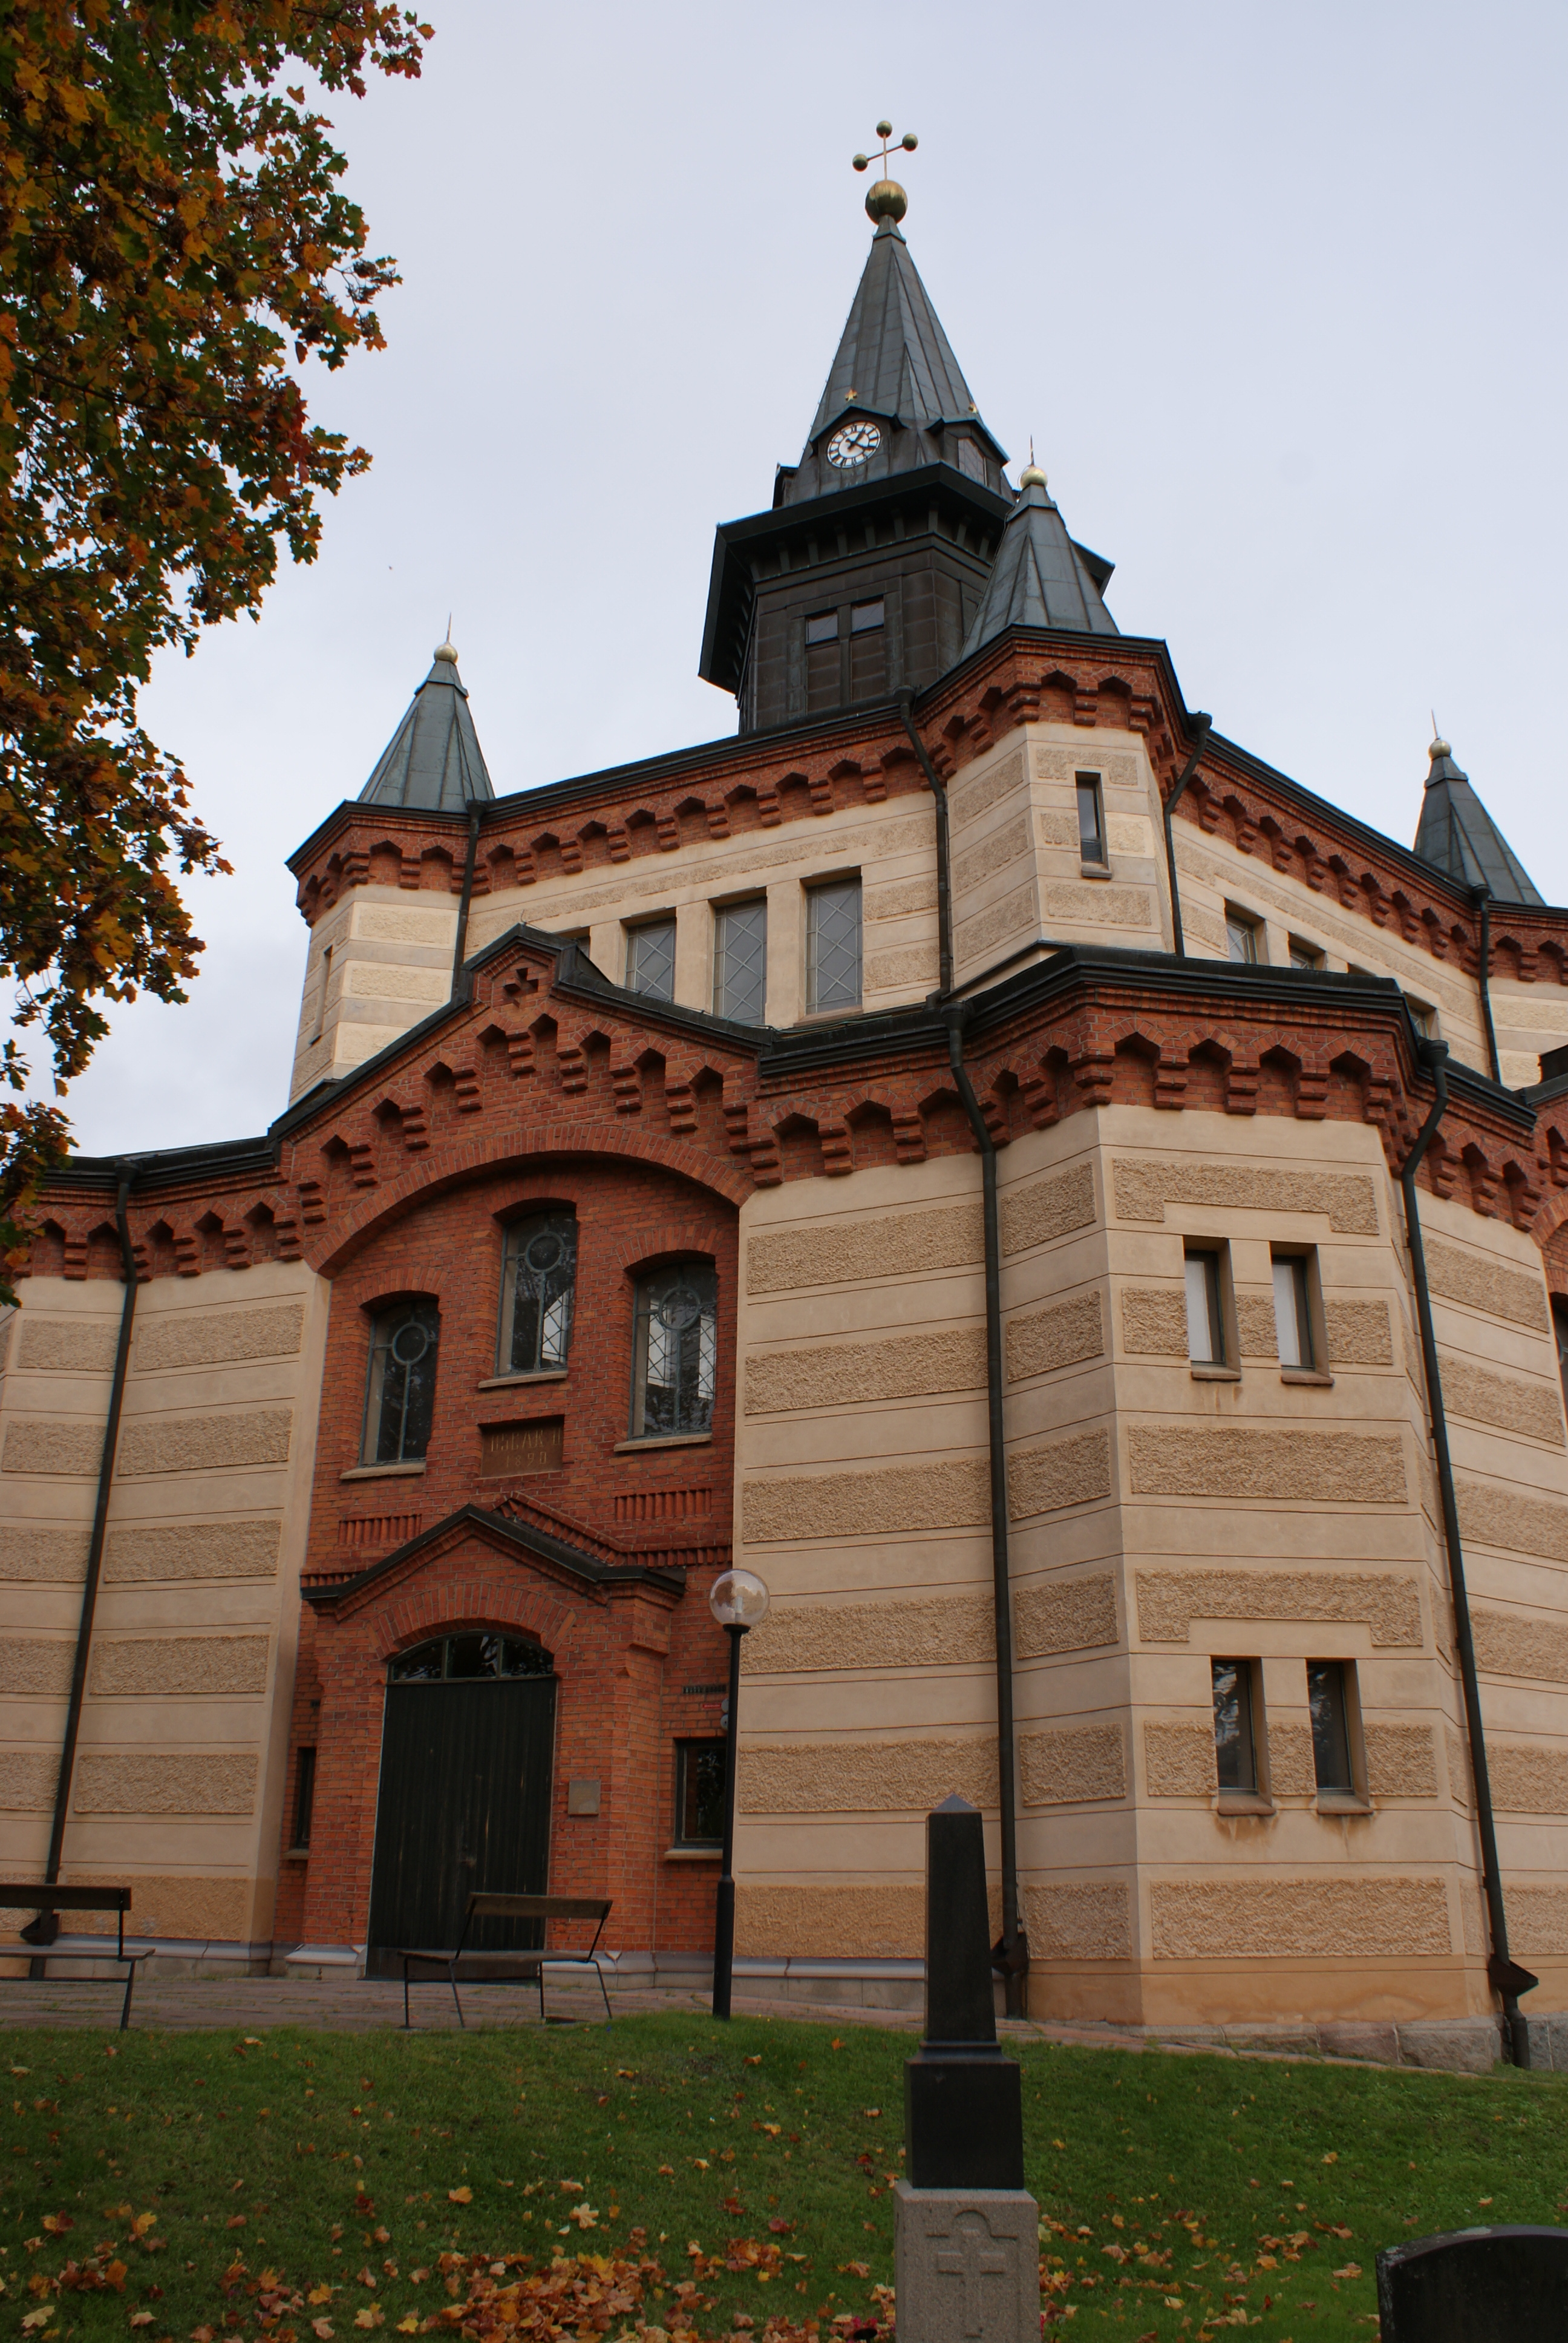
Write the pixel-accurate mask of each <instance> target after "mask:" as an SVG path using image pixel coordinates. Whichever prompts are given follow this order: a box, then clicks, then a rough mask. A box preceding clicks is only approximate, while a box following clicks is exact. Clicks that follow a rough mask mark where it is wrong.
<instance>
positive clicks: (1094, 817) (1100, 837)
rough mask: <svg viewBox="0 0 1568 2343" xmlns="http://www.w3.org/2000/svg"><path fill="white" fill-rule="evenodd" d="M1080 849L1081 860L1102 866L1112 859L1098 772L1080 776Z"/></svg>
mask: <svg viewBox="0 0 1568 2343" xmlns="http://www.w3.org/2000/svg"><path fill="white" fill-rule="evenodd" d="M1078 851H1079V857H1080V860H1082V861H1084V862H1091V863H1094V864H1097V865H1099V866H1100V867H1101V868H1103V867H1104V866H1105V865H1106V864H1107V863H1109V861H1110V860H1111V857H1110V856H1109V854H1107V852H1106V850H1105V801H1104V799H1103V798H1102V796H1101V788H1100V776H1099V774H1098V773H1080V774H1079V776H1078Z"/></svg>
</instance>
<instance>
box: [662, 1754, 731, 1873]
mask: <svg viewBox="0 0 1568 2343" xmlns="http://www.w3.org/2000/svg"><path fill="white" fill-rule="evenodd" d="M727 1756H728V1749H727V1745H726V1744H725V1743H724V1742H722V1741H678V1742H677V1743H676V1745H675V1844H676V1845H677V1846H711V1847H719V1846H721V1845H723V1842H724V1782H725V1773H726V1770H727Z"/></svg>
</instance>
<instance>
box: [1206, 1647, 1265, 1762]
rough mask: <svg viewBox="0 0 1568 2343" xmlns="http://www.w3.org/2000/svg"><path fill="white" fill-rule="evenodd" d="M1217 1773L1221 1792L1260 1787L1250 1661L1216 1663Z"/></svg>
mask: <svg viewBox="0 0 1568 2343" xmlns="http://www.w3.org/2000/svg"><path fill="white" fill-rule="evenodd" d="M1212 1674H1213V1681H1214V1771H1215V1773H1216V1775H1218V1777H1219V1783H1220V1787H1221V1790H1251V1791H1255V1790H1256V1789H1257V1786H1258V1742H1257V1732H1256V1727H1255V1724H1254V1720H1253V1715H1252V1707H1253V1702H1252V1674H1253V1670H1252V1663H1251V1660H1215V1661H1214V1662H1213V1663H1212Z"/></svg>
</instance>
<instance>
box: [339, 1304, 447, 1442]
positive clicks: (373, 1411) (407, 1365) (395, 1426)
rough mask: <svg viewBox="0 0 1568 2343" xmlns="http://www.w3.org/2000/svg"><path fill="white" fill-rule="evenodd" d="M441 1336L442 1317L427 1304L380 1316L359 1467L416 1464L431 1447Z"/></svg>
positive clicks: (396, 1306) (372, 1345)
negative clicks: (437, 1360) (437, 1349)
mask: <svg viewBox="0 0 1568 2343" xmlns="http://www.w3.org/2000/svg"><path fill="white" fill-rule="evenodd" d="M440 1332H441V1313H440V1312H439V1310H438V1309H437V1306H436V1304H435V1302H431V1301H429V1300H420V1301H416V1302H394V1303H393V1304H392V1306H391V1307H390V1308H389V1309H387V1310H378V1311H377V1313H376V1318H375V1321H374V1323H373V1325H372V1327H371V1332H370V1374H369V1379H368V1381H367V1384H366V1388H365V1433H364V1437H363V1439H362V1441H361V1443H360V1448H359V1461H360V1463H363V1464H415V1463H419V1462H420V1460H421V1459H422V1458H423V1456H424V1454H425V1451H426V1450H427V1448H428V1446H429V1445H430V1417H431V1414H432V1412H433V1410H434V1408H435V1404H436V1345H437V1342H438V1340H439V1339H440Z"/></svg>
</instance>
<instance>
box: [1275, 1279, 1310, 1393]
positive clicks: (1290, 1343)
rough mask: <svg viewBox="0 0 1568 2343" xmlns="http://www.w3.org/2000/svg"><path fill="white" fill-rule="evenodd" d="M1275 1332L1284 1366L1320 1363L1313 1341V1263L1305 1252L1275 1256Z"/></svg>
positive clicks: (1281, 1361) (1306, 1366)
mask: <svg viewBox="0 0 1568 2343" xmlns="http://www.w3.org/2000/svg"><path fill="white" fill-rule="evenodd" d="M1273 1266H1274V1332H1275V1334H1276V1336H1277V1337H1278V1341H1279V1348H1280V1364H1281V1366H1282V1367H1305V1368H1309V1369H1310V1368H1313V1367H1315V1366H1316V1365H1317V1363H1318V1362H1317V1355H1316V1345H1315V1344H1314V1342H1313V1341H1312V1262H1311V1261H1310V1259H1309V1258H1308V1256H1307V1255H1306V1254H1305V1253H1304V1252H1287V1253H1278V1252H1277V1253H1276V1254H1275V1255H1274V1263H1273Z"/></svg>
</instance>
